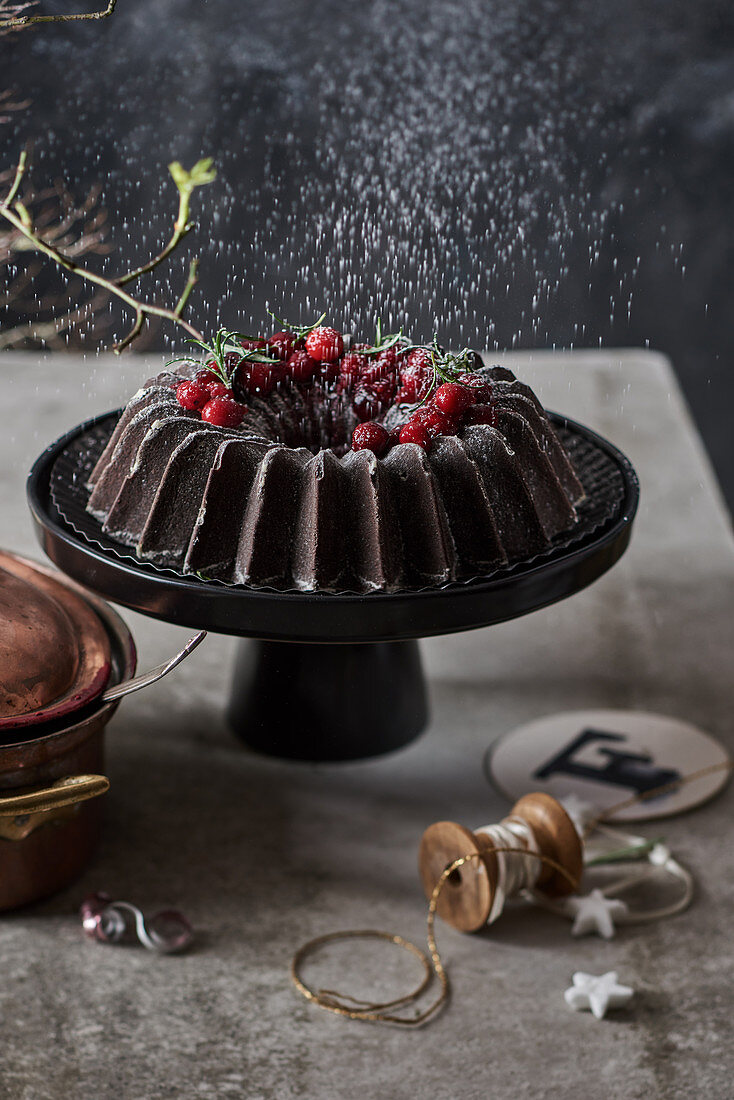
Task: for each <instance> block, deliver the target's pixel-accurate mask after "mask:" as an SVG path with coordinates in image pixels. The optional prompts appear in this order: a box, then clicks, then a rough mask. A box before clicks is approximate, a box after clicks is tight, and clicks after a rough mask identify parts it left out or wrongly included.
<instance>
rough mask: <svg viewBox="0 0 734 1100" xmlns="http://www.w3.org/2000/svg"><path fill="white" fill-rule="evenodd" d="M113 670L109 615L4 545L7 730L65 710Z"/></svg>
mask: <svg viewBox="0 0 734 1100" xmlns="http://www.w3.org/2000/svg"><path fill="white" fill-rule="evenodd" d="M110 671H111V651H110V641H109V637H108V634H107V631H106V630H105V628H104V625H103V623H102V621H101V620H100V619H99V617H98V616H97V615H96V614H95V612H94V611H93V610H92V608H91V607H90V606H89V604H88V603H87V602H86V601H85V600H84V599H83V598H82V597H81V596H80V595H79V594H78V593H77V592H76V591H74V590H73V589H72V588H69V587H68V586H67V585H65V584H64V583H62V582H61V581H59V580H56V579H55V578H54V577H51V576H49V575H48V573H46V572H42V571H41V570H40V569H35V568H34V567H33V566H32V565H31V564H30V563H29V562H26V561H22V560H20V559H18V558H15V557H13V556H12V555H11V554H7V553H4V552H3V551H0V731H2V730H5V729H15V728H18V727H20V726H32V725H37V724H39V723H41V722H49V721H52V720H54V719H56V718H60V717H63V715H65V714H68V713H69V712H71V711H74V710H78V709H79V708H80V707H83V706H85V705H86V704H87V703H89V702H91V701H92V700H93V699H95V698H96V697H97V696H98V695H99V694H100V693H101V692H102V691H103V690H104V688H105V685H106V684H107V681H108V679H109V677H110Z"/></svg>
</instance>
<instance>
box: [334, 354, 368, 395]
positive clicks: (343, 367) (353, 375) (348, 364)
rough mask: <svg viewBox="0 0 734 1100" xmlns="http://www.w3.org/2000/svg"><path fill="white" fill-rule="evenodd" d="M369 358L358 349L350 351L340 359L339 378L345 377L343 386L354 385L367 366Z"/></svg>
mask: <svg viewBox="0 0 734 1100" xmlns="http://www.w3.org/2000/svg"><path fill="white" fill-rule="evenodd" d="M368 363H369V359H368V358H367V356H366V355H360V354H359V352H356V351H348V352H347V354H346V355H345V356H344V357H343V358H342V359H340V360H339V380H340V382H341V381H342V379H343V383H344V385H343V388H344V387H346V386H353V385H354V384H355V383H356V381H357V379H358V378H359V376H360V375H361V373H362V371H363V370H365V369H366V368H367V365H368Z"/></svg>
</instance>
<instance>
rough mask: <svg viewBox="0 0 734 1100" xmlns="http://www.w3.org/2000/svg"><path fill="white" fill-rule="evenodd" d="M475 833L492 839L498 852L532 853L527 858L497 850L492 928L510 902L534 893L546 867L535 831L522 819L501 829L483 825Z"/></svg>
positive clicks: (514, 819) (505, 823)
mask: <svg viewBox="0 0 734 1100" xmlns="http://www.w3.org/2000/svg"><path fill="white" fill-rule="evenodd" d="M474 833H475V834H476V833H481V834H482V835H483V836H486V837H489V839H490V840H491V842H492V847H493V848H494V849H502V848H515V849H516V848H524V849H525V850H526V851H527V852H528V853H529V854H528V855H526V856H525V855H522V854H521V853H520V852H517V851H513V852H504V851H496V850H495V853H494V857H495V859H496V860H497V886H496V888H495V891H494V895H493V897H492V908H491V909H490V911H489V916H488V918H487V924H492V922H493V921H495V920H497V917H498V916H499V915H500V913H501V912H502V910H503V908H504V904H505V901H506V900H507V898H511V897H515V896H516V895H517V894H519V893H520V892H521V891H522V890H532V889H533V887H534V886H535V884H536V882H537V881H538V878H539V876H540V873H541V871H542V870H543V863H542V861H541V860H540V859H537V858H536V857H537V855H538V851H539V849H538V843H537V841H536V839H535V834H534V833H533V830H532V829H531V828H530V826H529V825H528V824H527V822H525V821H522V820H521V819H520V818H519V817H508V818H505V820H504V821H503V822H502V824H498V825H483V826H482V828H481V829H474Z"/></svg>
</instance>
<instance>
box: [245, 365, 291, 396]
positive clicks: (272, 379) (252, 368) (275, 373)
mask: <svg viewBox="0 0 734 1100" xmlns="http://www.w3.org/2000/svg"><path fill="white" fill-rule="evenodd" d="M235 378H236V382H237V385H238V387H239V389H240V390H242V391H243V392H244V393H254V394H257V395H258V396H259V397H267V395H268V394H269V393H272V391H273V390H274V389H275V387H276V386H277V384H278V382H280V380H281V379H282V378H283V365H282V364H280V363H257V362H255V361H254V360H253V359H245V360H243V362H242V363H240V365H239V367H238V368H237V374H236V375H235Z"/></svg>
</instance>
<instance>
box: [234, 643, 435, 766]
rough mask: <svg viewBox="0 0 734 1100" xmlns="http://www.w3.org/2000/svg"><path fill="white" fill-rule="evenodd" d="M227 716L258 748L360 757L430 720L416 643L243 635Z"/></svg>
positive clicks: (310, 756)
mask: <svg viewBox="0 0 734 1100" xmlns="http://www.w3.org/2000/svg"><path fill="white" fill-rule="evenodd" d="M227 717H228V719H229V723H230V725H231V727H232V729H233V730H234V732H235V733H236V734H237V736H238V737H240V738H241V739H242V740H243V741H244V742H245V744H246V745H247V746H248V747H249V748H251V749H255V750H256V751H257V752H262V753H267V754H268V755H269V756H278V757H281V758H287V759H290V760H310V761H318V760H359V759H363V758H365V757H371V756H380V755H382V754H383V753H386V752H392V751H393V750H394V749H399V748H402V747H403V745H408V744H410V742H411V741H413V740H414V738H416V737H417V736H418V734H419V733H420V732H421V731H422V730H423V729H424V727H425V725H426V723H427V721H428V704H427V698H426V686H425V680H424V678H423V670H422V668H421V657H420V651H419V649H418V643H417V642H415V641H405V642H374V643H372V644H367V645H348V644H347V645H311V644H304V643H298V642H261V641H242V642H240V644H239V646H238V648H237V657H236V660H235V668H234V681H233V686H232V695H231V698H230V704H229V708H228V711H227Z"/></svg>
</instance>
